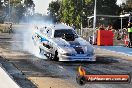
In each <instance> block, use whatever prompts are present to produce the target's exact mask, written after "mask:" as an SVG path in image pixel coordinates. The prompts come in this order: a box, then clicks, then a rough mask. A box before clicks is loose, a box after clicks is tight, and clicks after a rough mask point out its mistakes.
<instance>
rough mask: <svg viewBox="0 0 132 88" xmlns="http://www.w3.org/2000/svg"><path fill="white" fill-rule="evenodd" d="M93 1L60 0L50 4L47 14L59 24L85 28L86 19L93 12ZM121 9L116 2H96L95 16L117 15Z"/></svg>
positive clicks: (98, 0) (99, 0)
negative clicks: (55, 18)
mask: <svg viewBox="0 0 132 88" xmlns="http://www.w3.org/2000/svg"><path fill="white" fill-rule="evenodd" d="M94 1H95V0H61V1H59V3H58V1H55V2H51V3H50V5H49V9H48V10H49V12H50V13H51V14H52V15H53V16H56V17H57V18H58V19H59V20H60V21H61V22H65V23H67V24H70V25H71V24H74V25H76V26H77V27H80V26H81V24H83V27H86V26H87V17H89V16H92V15H93V12H94ZM57 6H58V7H57ZM120 12H121V8H120V7H119V6H117V5H116V0H97V14H99V15H119V14H120ZM98 20H100V19H98Z"/></svg>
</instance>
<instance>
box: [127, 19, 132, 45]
mask: <svg viewBox="0 0 132 88" xmlns="http://www.w3.org/2000/svg"><path fill="white" fill-rule="evenodd" d="M127 31H128V38H129V44H128V47H132V23H131V21H129V22H128V26H127Z"/></svg>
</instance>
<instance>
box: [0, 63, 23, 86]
mask: <svg viewBox="0 0 132 88" xmlns="http://www.w3.org/2000/svg"><path fill="white" fill-rule="evenodd" d="M0 88H21V87H20V86H19V85H18V84H17V83H16V82H15V81H14V80H13V79H12V78H11V77H10V76H9V75H8V74H7V72H6V71H5V70H4V69H3V68H2V66H1V65H0Z"/></svg>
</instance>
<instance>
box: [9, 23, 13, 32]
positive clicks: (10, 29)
mask: <svg viewBox="0 0 132 88" xmlns="http://www.w3.org/2000/svg"><path fill="white" fill-rule="evenodd" d="M10 33H13V29H12V23H11V24H10V26H9V34H10Z"/></svg>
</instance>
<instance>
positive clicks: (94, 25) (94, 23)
mask: <svg viewBox="0 0 132 88" xmlns="http://www.w3.org/2000/svg"><path fill="white" fill-rule="evenodd" d="M96 3H97V0H95V3H94V20H93V44H94V40H95V35H94V32H95V30H96Z"/></svg>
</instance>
